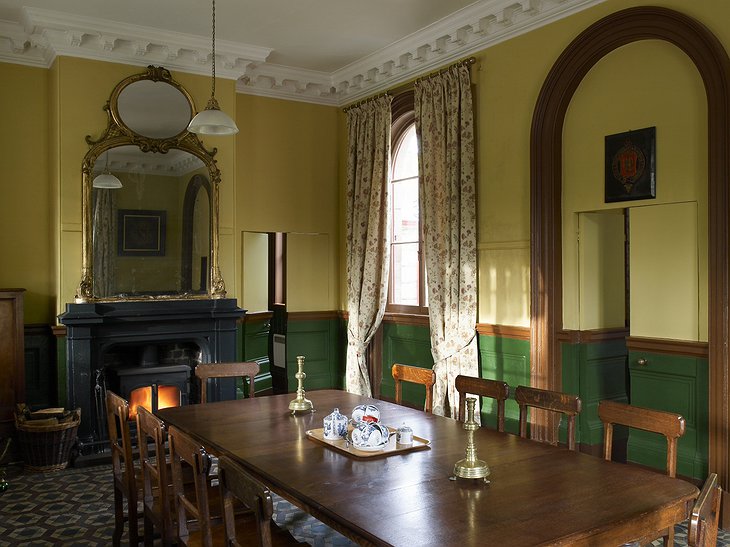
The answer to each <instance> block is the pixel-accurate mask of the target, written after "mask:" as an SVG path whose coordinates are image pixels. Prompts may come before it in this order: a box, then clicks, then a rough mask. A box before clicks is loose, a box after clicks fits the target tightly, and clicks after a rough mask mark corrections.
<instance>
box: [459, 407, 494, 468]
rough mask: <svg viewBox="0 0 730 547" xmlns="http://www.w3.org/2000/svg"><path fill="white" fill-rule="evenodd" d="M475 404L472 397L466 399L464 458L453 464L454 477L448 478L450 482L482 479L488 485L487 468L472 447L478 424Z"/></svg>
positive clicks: (485, 463)
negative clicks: (475, 418)
mask: <svg viewBox="0 0 730 547" xmlns="http://www.w3.org/2000/svg"><path fill="white" fill-rule="evenodd" d="M476 402H477V400H476V399H475V398H473V397H468V398H467V399H466V406H467V419H466V422H464V429H466V435H467V442H466V458H464V459H463V460H459V461H458V462H456V463H455V464H454V475H453V476H451V477H450V479H451V480H452V481H455V480H456V478H457V477H458V478H461V479H484V482H486V483H489V480H488V479H487V477H488V476H489V473H490V471H489V466H488V465H487V462H485V461H484V460H479V459H477V448H476V446H475V445H474V432H475V431H476V430H477V429H479V424H478V423H476V421H475V420H474V405H475V404H476Z"/></svg>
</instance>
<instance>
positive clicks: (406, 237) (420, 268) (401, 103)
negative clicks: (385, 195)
mask: <svg viewBox="0 0 730 547" xmlns="http://www.w3.org/2000/svg"><path fill="white" fill-rule="evenodd" d="M391 135H392V143H393V145H392V161H391V169H392V170H391V177H390V178H391V181H390V184H391V188H390V208H389V214H390V215H391V231H390V284H389V287H390V288H389V294H388V311H392V312H400V313H416V314H426V313H428V310H427V307H426V306H427V305H428V304H427V302H426V283H425V279H426V276H425V269H424V264H423V253H422V248H421V224H420V220H419V208H418V186H419V180H418V138H417V136H416V124H415V115H414V111H413V93H412V92H411V93H405V94H403V95H400V96H398V97H396V98H394V99H393V128H392V133H391Z"/></svg>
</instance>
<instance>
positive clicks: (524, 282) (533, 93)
mask: <svg viewBox="0 0 730 547" xmlns="http://www.w3.org/2000/svg"><path fill="white" fill-rule="evenodd" d="M643 4H645V2H640V1H633V0H632V1H630V0H608V1H606V2H604V3H601V4H599V5H597V6H594V7H592V8H590V9H588V10H585V11H583V12H580V13H578V14H576V15H573V16H571V17H569V18H567V19H564V20H561V21H557V22H555V23H553V24H550V25H547V26H545V27H542V28H540V29H537V30H534V31H531V32H529V33H527V34H524V35H522V36H519V37H517V38H514V39H511V40H508V41H506V42H503V43H501V44H498V45H496V46H494V47H492V48H489V49H487V50H485V51H483V52H481V53H480V54H478V55H477V58H478V61H479V62H478V63H477V65H476V66H475V67H474V69H473V73H472V74H473V79H474V81H475V83H476V109H477V110H476V120H477V123H476V125H477V131H478V133H477V138H478V152H477V168H478V180H479V188H478V193H479V198H478V199H479V210H478V214H479V236H478V237H479V250H480V255H479V260H480V262H479V270H480V271H479V283H480V288H479V321H481V322H486V323H497V324H508V325H519V326H528V325H529V233H530V219H529V212H530V198H529V185H530V178H529V175H530V173H529V168H530V148H529V146H530V124H531V119H532V115H533V112H534V108H535V103H536V100H537V97H538V94H539V91H540V88H541V86H542V83H543V81H544V79H545V76H546V75H547V73H548V72H549V70H550V68H551V67H552V65H553V63H554V62H555V60H556V59H557V58H558V56H559V55H560V53H561V52H562V51H563V50H564V49H565V47H567V46H568V44H569V43H570V42H571V40H572V39H573V38H575V37H576V36H577V35H578V34H579V33H580V32H581V31H583V30H584V29H585V28H586V27H588V26H589V25H590V24H591V23H594V22H595V21H597V20H599V19H600V18H602V17H604V16H606V15H608V14H610V13H612V12H614V11H617V10H620V9H623V8H627V7H631V6H637V5H643ZM652 4H653V5H660V6H664V7H669V8H673V9H676V10H678V11H682V12H684V13H687V14H688V15H691V16H693V17H696V18H698V19H699V20H700V21H701V22H702V23H704V24H705V25H706V26H708V27H709V28H710V30H711V31H712V32H714V33H715V34H716V35H717V36H718V38H720V40H721V41H722V42H723V44H724V45H725V47H726V49H730V27H729V26H728V25H725V24H723V23H722V22H724V21H727V20H728V18H730V3H727V2H725V1H724V0H703V1H702V2H692V3H687V2H683V1H681V0H662V1H657V2H653V3H652ZM655 81H656V82H657V83H656V84H655V83H654V82H655ZM650 125H657V147H658V150H657V159H658V161H659V165H658V168H657V174H658V189H659V190H658V192H659V194H658V200H660V201H663V202H674V201H678V200H685V199H690V200H695V201H697V202H698V214H699V225H698V241H699V248H698V252H699V255H700V257H699V260H700V262H699V264H700V266H699V268H700V270H699V272H700V273H699V280H700V281H699V287H698V291H699V293H698V294H699V302H700V309H699V312H698V313H699V321H700V323H701V324H700V333H702V332H704V333H706V329H707V327H706V301H707V289H706V281H707V267H706V263H707V259H706V256H707V254H706V253H707V250H706V241H707V226H706V218H707V217H706V198H705V197H704V193H705V192H706V184H707V179H706V171H707V165H706V158H707V152H706V142H705V141H706V106H705V96H704V90H703V89H702V86H701V83H700V81H699V77H698V75H697V71H696V69H695V68H694V67H693V65H692V63H691V62H690V61H689V60H688V59H687V58H686V57H685V56H683V54H681V52H679V51H677V50H676V48H673V47H672V46H670V45H668V44H664V43H660V44H657V43H656V42H642V43H639V44H632V45H629V46H626V47H624V48H621V49H620V50H618V51H616V52H614V53H612V54H611V55H609V56H607V57H606V58H605V59H604V60H603V61H601V62H600V63H599V64H598V65H597V66H596V67H595V69H594V70H593V71H591V73H589V75H588V77H587V78H586V80H585V81H584V82H583V83H582V85H581V86H580V88H579V89H578V90H577V92H576V95H575V98H574V101H573V103H571V106H570V108H569V112H568V117H567V118H566V125H565V131H564V145H565V153H564V159H563V168H564V177H565V180H564V183H565V184H566V185H567V187H568V188H573V189H574V190H575V191H576V192H577V193H576V194H575V195H573V194H572V193H571V190H568V192H567V194H565V195H564V202H563V203H564V207H566V208H567V209H564V211H563V216H564V219H566V221H567V222H568V226H567V227H566V228H567V229H566V230H565V231H564V233H566V234H567V233H571V232H574V231H575V229H574V222H575V216H574V215H572V213H571V211H572V212H575V211H579V210H597V209H602V208H604V207H605V206H604V205H603V204H602V195H601V194H600V192H602V180H603V179H602V169H603V156H602V150H603V148H602V147H603V144H602V143H603V140H602V139H603V136H604V135H608V134H611V133H616V132H619V131H622V130H625V129H629V128H641V127H646V126H650ZM684 185H687V186H684ZM579 189H580V190H579ZM597 192H598V193H597ZM687 196H692V197H687ZM599 198H600V199H599ZM571 223H573V224H571ZM566 237H567V236H566ZM575 248H576V247H575V239H574V238H571V239H570V240H569V244H566V245H564V252H566V253H567V255H566V257H565V258H566V261H567V262H566V271H565V272H564V275H565V276H566V277H565V279H566V281H565V284H564V285H565V287H566V288H565V292H566V295H565V325H564V326H565V327H566V328H579V321H578V298H577V288H578V279H577V273H576V271H577V262H576V253H575ZM705 336H706V334H705ZM700 337H701V338H702V334H701V335H700Z"/></svg>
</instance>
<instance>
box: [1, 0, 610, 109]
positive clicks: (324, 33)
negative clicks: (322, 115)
mask: <svg viewBox="0 0 730 547" xmlns="http://www.w3.org/2000/svg"><path fill="white" fill-rule="evenodd" d="M601 1H603V0H477V1H475V0H365V1H363V0H336V1H332V0H217V1H216V52H217V57H216V73H217V74H218V76H220V77H224V78H232V79H236V80H237V89H238V91H239V92H243V93H252V94H260V95H271V96H278V97H282V98H289V99H294V100H304V101H310V102H317V103H323V104H338V105H341V104H346V103H348V102H352V101H354V100H357V99H359V98H361V97H364V96H367V95H370V94H373V93H376V92H378V91H380V90H382V89H386V88H388V87H391V86H393V85H396V84H397V83H400V82H402V81H405V80H408V79H411V78H413V77H415V76H417V75H419V74H422V73H425V72H428V71H430V70H433V69H435V68H438V67H440V66H443V65H445V64H448V63H449V62H452V61H454V60H456V59H459V58H461V57H464V56H468V55H469V54H471V53H473V52H474V51H478V50H479V49H483V48H485V47H488V46H489V45H491V44H493V43H496V42H498V41H502V40H504V39H507V38H509V37H510V36H514V35H516V34H521V33H524V32H526V31H528V30H530V29H531V28H535V27H536V26H539V25H543V24H546V23H548V22H550V21H552V20H555V19H557V18H560V17H564V16H566V15H569V14H570V13H573V12H575V11H578V10H580V9H584V8H586V7H588V6H591V5H594V4H597V3H599V2H601ZM210 33H211V4H210V2H208V1H203V0H123V1H120V0H53V1H52V2H49V1H48V0H0V61H8V62H16V63H24V64H31V65H39V66H49V65H50V63H51V62H52V61H53V59H54V58H55V57H56V55H71V56H78V57H85V58H93V59H104V60H111V61H117V62H126V63H131V64H136V65H142V66H145V65H148V64H160V65H163V66H165V67H166V68H170V69H173V70H183V71H188V72H194V73H200V74H209V73H210V63H209V57H210V49H211V48H210V43H211V35H210Z"/></svg>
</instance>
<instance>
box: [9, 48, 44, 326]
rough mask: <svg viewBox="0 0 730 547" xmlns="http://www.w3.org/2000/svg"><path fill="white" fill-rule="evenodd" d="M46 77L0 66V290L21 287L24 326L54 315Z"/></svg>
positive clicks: (35, 70) (34, 70)
mask: <svg viewBox="0 0 730 547" xmlns="http://www.w3.org/2000/svg"><path fill="white" fill-rule="evenodd" d="M50 76H51V75H50V72H49V71H48V70H44V69H38V68H31V67H26V66H21V65H12V64H6V63H0V81H2V85H0V119H2V120H3V126H2V130H1V131H0V150H2V161H0V185H2V186H1V190H0V256H2V259H0V287H2V288H25V289H27V292H26V293H25V322H26V323H48V322H51V321H52V320H53V319H52V318H53V314H54V311H55V290H54V282H55V281H54V280H55V275H54V267H53V243H52V239H51V233H52V226H53V218H52V199H53V198H52V195H51V188H50V185H49V170H50V164H49V144H50V143H49V138H48V135H49V131H50V126H51V119H50V103H49V90H50V85H51V84H50V82H51V78H50Z"/></svg>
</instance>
